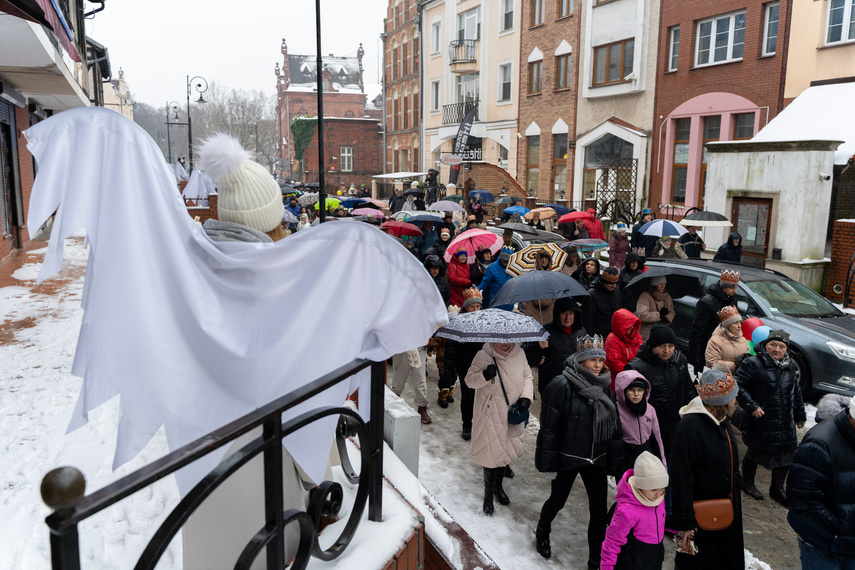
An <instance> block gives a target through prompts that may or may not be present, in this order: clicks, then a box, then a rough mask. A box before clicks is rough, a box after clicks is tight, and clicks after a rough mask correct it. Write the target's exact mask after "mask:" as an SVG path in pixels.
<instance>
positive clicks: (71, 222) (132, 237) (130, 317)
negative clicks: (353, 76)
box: [25, 108, 447, 493]
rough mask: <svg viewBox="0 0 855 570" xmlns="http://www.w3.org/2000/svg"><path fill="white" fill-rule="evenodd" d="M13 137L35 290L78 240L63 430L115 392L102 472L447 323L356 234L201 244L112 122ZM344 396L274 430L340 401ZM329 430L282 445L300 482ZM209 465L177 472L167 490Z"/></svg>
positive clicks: (409, 271) (136, 143)
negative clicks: (75, 331) (158, 439)
mask: <svg viewBox="0 0 855 570" xmlns="http://www.w3.org/2000/svg"><path fill="white" fill-rule="evenodd" d="M25 134H26V136H27V138H28V140H29V148H30V151H31V152H32V154H33V156H34V157H36V160H37V161H38V165H39V173H38V176H37V178H36V181H35V186H34V188H33V192H32V197H31V201H30V209H29V216H28V223H29V227H35V228H37V227H40V226H41V225H42V223H43V222H44V221H45V220H46V219H47V218H48V217H49V216H50V215H51V214H52V213H53V212H54V211H55V210H56V218H55V221H54V225H53V231H52V233H51V239H50V243H49V245H48V247H47V252H46V254H45V260H44V264H43V266H42V269H41V272H40V274H39V280H40V281H41V280H44V279H46V278H48V277H50V276H52V275H54V274H55V273H56V272H57V271H59V270H60V269H61V267H62V246H63V240H64V239H65V238H66V237H68V236H69V235H70V234H72V233H73V232H74V231H76V230H78V229H79V228H85V229H86V232H87V238H88V240H89V242H90V247H91V249H90V253H89V262H88V266H87V272H86V285H85V289H84V295H83V307H84V310H85V312H84V316H83V322H82V325H81V330H80V336H79V339H78V345H77V351H76V354H75V358H74V365H73V369H72V373H73V374H75V375H76V376H80V377H82V378H83V380H84V382H83V387H82V389H81V393H80V397H79V399H78V402H77V407H76V409H75V411H74V416H73V418H72V421H71V424H70V426H69V431H71V430H73V429H76V428H77V427H79V426H81V425H83V424H84V423H86V421H87V414H88V412H89V411H90V410H92V409H94V408H96V407H97V406H99V405H101V404H103V403H104V402H106V401H107V400H109V399H111V398H112V397H114V396H117V395H120V396H121V399H120V413H119V427H118V434H117V445H116V452H115V456H114V461H113V467H114V468H115V467H117V466H119V465H122V464H124V463H125V462H127V461H129V460H130V459H132V458H133V457H134V456H136V455H137V454H138V453H139V452H140V450H141V449H142V448H143V447H144V446H145V445H146V444H147V443H148V441H149V440H150V439H151V437H152V436H153V435H154V434H155V432H156V431H157V430H158V428H159V427H160V426H161V425H165V426H166V433H167V439H168V442H169V448H170V449H177V448H178V447H180V446H182V445H184V444H186V443H188V442H190V441H192V440H193V439H195V438H198V437H200V436H202V435H204V434H205V433H207V432H209V431H211V430H213V429H216V428H217V427H219V426H222V425H224V424H226V423H228V422H230V421H232V420H234V419H236V418H238V417H240V416H241V415H243V414H246V413H248V412H250V411H252V410H254V409H256V408H257V407H259V406H261V405H263V404H265V403H267V402H269V401H271V400H273V399H274V398H277V397H279V396H282V395H284V394H286V393H288V392H291V391H292V390H295V389H297V388H299V387H301V386H303V385H305V384H306V383H308V382H310V381H312V380H314V379H316V378H318V377H319V376H321V375H323V374H325V373H327V372H330V371H331V370H334V369H335V368H337V367H339V366H342V365H344V364H347V363H348V362H351V361H352V360H354V359H355V358H369V359H373V360H384V359H386V358H388V357H390V356H391V355H393V354H396V353H400V352H404V351H406V350H409V349H411V348H415V347H419V346H423V345H425V344H426V343H427V341H428V339H429V337H430V336H431V334H432V333H433V332H434V331H435V330H436V329H437V328H438V327H440V326H442V325H443V324H445V323H446V322H447V315H446V312H445V307H444V305H443V303H442V299H441V297H440V295H439V292H438V290H437V288H436V286H435V285H434V284H433V280H432V279H431V278H430V276H429V275H428V273H427V272H426V271H425V270H424V269H423V268H422V267H421V266H420V264H419V263H418V261H417V260H416V259H415V258H414V257H413V256H412V254H411V253H409V252H408V251H407V250H406V249H405V248H403V247H401V245H400V244H399V243H397V242H396V240H394V239H392V238H390V237H389V236H387V235H385V234H384V233H383V232H381V231H379V230H377V229H376V228H374V227H372V226H370V225H368V224H360V223H352V224H343V223H330V224H323V225H322V226H320V227H317V228H313V229H312V230H311V231H306V232H299V233H297V234H295V235H292V236H290V237H288V238H287V239H284V240H281V241H279V242H277V243H274V244H252V243H214V242H212V241H211V240H210V239H208V237H207V236H206V234H205V232H204V230H203V229H202V227H201V226H200V225H199V224H196V223H194V222H193V220H192V219H191V218H190V216H189V215H188V214H187V210H186V208H185V207H184V204H183V203H182V200H181V198H180V196H179V193H178V192H177V191H176V188H175V185H174V178H173V176H172V173H171V172H170V170H169V168H168V165H167V164H166V163H165V162H164V160H163V157H162V156H161V154H160V150H159V149H158V147H157V145H156V144H155V142H154V141H153V140H152V139H151V138H150V137H149V135H148V134H147V133H146V132H145V131H144V130H143V129H142V128H140V127H139V126H137V125H136V124H134V123H133V122H132V121H130V120H128V119H127V118H125V117H123V116H122V115H120V114H118V113H116V112H114V111H110V110H107V109H103V108H81V109H73V110H69V111H64V112H62V113H59V114H57V115H55V116H54V117H52V118H50V119H48V120H46V121H43V122H41V123H39V124H37V125H35V126H33V127H32V128H30V129H29V130H28V131H27V132H26V133H25ZM57 208H58V210H57ZM343 299H347V301H346V302H345V301H344V300H343ZM367 376H368V375H367V374H362V375H361V377H362V378H363V379H367ZM366 386H367V384H366ZM353 387H355V386H353ZM349 389H350V387H348V386H347V385H346V383H345V385H340V386H339V387H336V388H333V389H330V390H328V391H327V392H325V393H323V394H321V395H319V396H317V397H315V398H313V399H312V400H310V401H309V402H306V403H304V404H303V405H301V406H299V407H298V408H295V409H294V410H292V411H291V412H290V413H289V414H287V415H286V416H285V419H288V418H290V417H294V416H296V415H297V414H299V413H302V412H305V411H307V410H308V409H312V408H314V407H317V406H329V405H332V406H337V405H341V404H342V402H343V401H344V399H345V398H346V396H347V394H348V393H349ZM364 393H365V392H363V394H364ZM360 400H361V402H362V403H363V405H364V404H366V403H367V402H368V399H367V398H361V399H360ZM362 413H363V414H364V413H366V411H365V410H364V409H363V410H362ZM335 422H336V418H329V419H328V420H326V421H320V422H316V423H314V424H313V425H311V426H309V427H307V428H304V429H303V430H301V431H300V432H299V433H298V434H297V435H294V436H291V437H289V438H286V440H285V445H286V447H287V449H288V450H289V451H290V452H291V454H292V455H293V456H294V458H295V459H296V461H297V462H298V463H299V464H300V465H301V466H302V467H303V469H304V470H305V471H306V472H307V473H308V474H309V476H311V477H312V478H313V479H315V480H316V481H320V480H322V476H323V472H324V467H325V465H326V462H327V459H328V450H329V449H330V446H331V444H332V437H333V433H334V427H335ZM223 451H224V450H223ZM221 456H222V453H219V454H212V456H209V458H208V459H207V460H206V461H199V462H197V463H196V464H194V465H191V466H188V467H186V468H184V469H183V470H182V471H181V472H179V473H178V483H179V489H180V490H181V491H182V493H183V492H186V491H187V490H189V489H190V488H191V486H192V484H194V483H195V482H197V481H198V480H199V479H200V478H201V477H202V476H204V474H205V473H207V472H208V471H209V470H210V469H211V468H212V467H213V466H214V465H215V464H216V463H217V462H218V461H219V459H220V457H221Z"/></svg>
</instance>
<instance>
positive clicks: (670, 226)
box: [639, 220, 686, 237]
mask: <svg viewBox="0 0 855 570" xmlns="http://www.w3.org/2000/svg"><path fill="white" fill-rule="evenodd" d="M639 231H640V232H641V233H642V235H646V236H656V237H662V236H681V235H683V234H684V233H686V226H683V225H681V224H678V223H675V222H672V221H671V220H653V221H652V222H647V223H646V224H644V225H643V226H641V227H640V228H639Z"/></svg>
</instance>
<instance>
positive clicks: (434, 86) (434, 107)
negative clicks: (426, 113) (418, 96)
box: [430, 79, 442, 113]
mask: <svg viewBox="0 0 855 570" xmlns="http://www.w3.org/2000/svg"><path fill="white" fill-rule="evenodd" d="M441 101H442V98H441V96H440V92H439V79H434V80H433V81H431V82H430V110H431V112H433V113H435V112H437V111H439V106H440V105H441Z"/></svg>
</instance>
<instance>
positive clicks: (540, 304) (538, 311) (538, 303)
mask: <svg viewBox="0 0 855 570" xmlns="http://www.w3.org/2000/svg"><path fill="white" fill-rule="evenodd" d="M554 304H555V301H553V300H552V299H533V300H531V301H526V302H525V310H524V311H523V313H524V314H525V315H526V316H527V317H531V318H533V319H534V320H536V321H537V322H539V323H540V324H542V325H545V324H546V323H548V322H549V321H551V320H552V306H553V305H554ZM511 403H513V402H511Z"/></svg>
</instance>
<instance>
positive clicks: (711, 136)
mask: <svg viewBox="0 0 855 570" xmlns="http://www.w3.org/2000/svg"><path fill="white" fill-rule="evenodd" d="M703 121H704V144H703V148H704V150H703V154H702V158H701V176H700V184H699V185H698V190H699V192H698V196H700V202H699V203H698V207H700V208H703V206H704V192H705V190H706V187H707V147H706V143H708V142H714V141H717V140H719V139H720V138H721V115H716V116H714V117H704V119H703Z"/></svg>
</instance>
